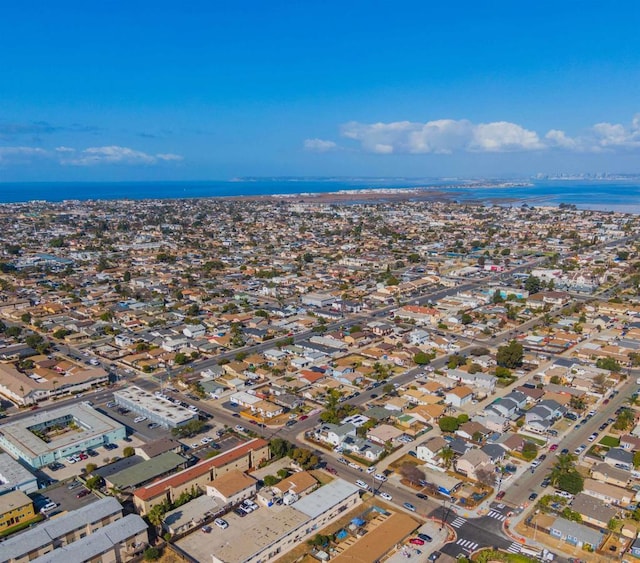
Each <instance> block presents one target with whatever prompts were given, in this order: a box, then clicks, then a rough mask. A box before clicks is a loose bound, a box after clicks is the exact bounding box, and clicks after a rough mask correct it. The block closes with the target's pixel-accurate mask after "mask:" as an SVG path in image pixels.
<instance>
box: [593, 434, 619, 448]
mask: <svg viewBox="0 0 640 563" xmlns="http://www.w3.org/2000/svg"><path fill="white" fill-rule="evenodd" d="M598 443H599V444H602V445H603V446H609V447H610V448H617V447H618V446H619V445H620V438H617V437H615V436H603V437H602V439H601V440H600V441H599V442H598Z"/></svg>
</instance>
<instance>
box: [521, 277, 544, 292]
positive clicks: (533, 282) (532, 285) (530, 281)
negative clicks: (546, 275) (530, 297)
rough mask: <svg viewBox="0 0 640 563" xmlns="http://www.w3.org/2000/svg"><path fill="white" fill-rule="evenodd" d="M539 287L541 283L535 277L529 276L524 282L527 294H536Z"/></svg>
mask: <svg viewBox="0 0 640 563" xmlns="http://www.w3.org/2000/svg"><path fill="white" fill-rule="evenodd" d="M541 287H542V282H541V281H540V278H537V277H536V276H529V277H528V278H527V279H526V281H525V282H524V288H525V289H526V290H527V291H528V292H529V293H538V292H539V291H540V289H541Z"/></svg>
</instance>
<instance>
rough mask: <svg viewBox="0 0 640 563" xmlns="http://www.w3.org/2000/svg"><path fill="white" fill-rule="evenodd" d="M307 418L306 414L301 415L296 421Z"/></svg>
mask: <svg viewBox="0 0 640 563" xmlns="http://www.w3.org/2000/svg"><path fill="white" fill-rule="evenodd" d="M307 418H309V417H308V416H307V415H306V414H303V415H302V416H301V417H300V418H299V419H298V420H307Z"/></svg>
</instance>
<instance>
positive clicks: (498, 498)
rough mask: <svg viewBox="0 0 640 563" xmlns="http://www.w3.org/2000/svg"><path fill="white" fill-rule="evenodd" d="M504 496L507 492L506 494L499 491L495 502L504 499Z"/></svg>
mask: <svg viewBox="0 0 640 563" xmlns="http://www.w3.org/2000/svg"><path fill="white" fill-rule="evenodd" d="M506 494H507V492H506V491H500V492H498V494H497V495H496V499H497V500H500V499H503V498H504V495H506Z"/></svg>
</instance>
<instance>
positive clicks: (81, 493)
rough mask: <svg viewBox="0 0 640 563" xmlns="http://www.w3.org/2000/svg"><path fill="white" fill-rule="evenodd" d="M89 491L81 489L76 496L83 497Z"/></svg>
mask: <svg viewBox="0 0 640 563" xmlns="http://www.w3.org/2000/svg"><path fill="white" fill-rule="evenodd" d="M90 492H91V491H89V490H87V489H82V490H81V491H80V492H79V493H78V494H77V495H76V497H77V498H83V497H86V496H87V495H88V494H89V493H90Z"/></svg>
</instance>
